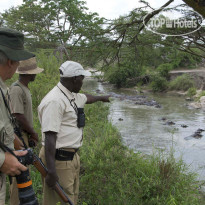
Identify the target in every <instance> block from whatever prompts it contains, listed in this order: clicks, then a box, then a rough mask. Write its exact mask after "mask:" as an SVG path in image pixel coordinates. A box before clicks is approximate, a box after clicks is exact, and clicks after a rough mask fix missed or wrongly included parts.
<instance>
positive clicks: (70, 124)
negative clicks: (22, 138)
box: [38, 83, 87, 149]
mask: <svg viewBox="0 0 205 205" xmlns="http://www.w3.org/2000/svg"><path fill="white" fill-rule="evenodd" d="M59 88H60V89H61V90H62V91H63V92H64V93H65V94H66V96H67V97H68V98H69V99H70V100H71V99H74V100H75V103H76V105H77V107H78V108H83V107H84V105H85V103H86V102H87V97H86V96H85V95H84V94H80V93H71V92H70V91H69V90H68V89H67V88H65V87H64V86H63V85H62V84H61V83H58V85H57V86H55V87H54V88H53V89H52V90H51V91H50V92H49V93H48V94H47V95H46V96H45V97H44V98H43V100H42V101H41V104H40V105H39V107H38V115H39V120H40V123H41V129H42V130H41V131H42V145H45V143H44V142H45V134H44V133H45V132H48V131H52V132H56V133H57V140H56V149H59V148H79V147H81V146H82V139H83V128H78V127H77V114H76V112H75V110H74V108H73V107H72V106H71V104H70V102H69V100H68V98H67V97H66V96H65V95H64V94H63V93H62V91H61V90H60V89H59Z"/></svg>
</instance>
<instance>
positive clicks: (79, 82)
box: [73, 75, 85, 93]
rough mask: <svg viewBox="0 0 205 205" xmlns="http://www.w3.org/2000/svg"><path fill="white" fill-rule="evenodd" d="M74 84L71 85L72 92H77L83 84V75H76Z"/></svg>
mask: <svg viewBox="0 0 205 205" xmlns="http://www.w3.org/2000/svg"><path fill="white" fill-rule="evenodd" d="M74 78H75V82H74V86H73V92H74V93H79V91H80V89H81V87H82V85H83V79H84V78H85V77H84V76H83V75H80V76H76V77H74Z"/></svg>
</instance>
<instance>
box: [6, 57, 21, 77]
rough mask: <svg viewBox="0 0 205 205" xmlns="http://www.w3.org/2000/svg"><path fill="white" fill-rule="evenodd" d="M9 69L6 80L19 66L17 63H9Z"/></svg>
mask: <svg viewBox="0 0 205 205" xmlns="http://www.w3.org/2000/svg"><path fill="white" fill-rule="evenodd" d="M9 65H10V66H9V69H8V75H7V76H8V77H7V79H10V78H12V76H13V75H14V73H15V72H16V70H17V67H18V66H19V61H11V63H10V64H9Z"/></svg>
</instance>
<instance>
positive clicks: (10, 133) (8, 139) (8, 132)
mask: <svg viewBox="0 0 205 205" xmlns="http://www.w3.org/2000/svg"><path fill="white" fill-rule="evenodd" d="M13 141H14V130H13V127H12V126H11V125H7V126H6V127H5V128H4V130H3V143H4V144H5V145H8V146H11V145H12V146H13Z"/></svg>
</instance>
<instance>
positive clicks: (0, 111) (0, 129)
mask: <svg viewBox="0 0 205 205" xmlns="http://www.w3.org/2000/svg"><path fill="white" fill-rule="evenodd" d="M0 88H1V89H2V91H3V93H4V96H5V97H6V98H7V97H8V94H7V87H6V85H5V84H4V82H3V81H2V79H1V77H0ZM0 140H1V142H3V143H4V144H5V145H6V146H8V147H9V148H11V149H13V148H14V144H13V141H14V130H13V126H12V124H11V122H10V119H9V113H8V110H7V108H6V107H5V104H4V100H3V97H2V94H1V92H0ZM4 160H5V154H4V152H3V150H1V149H0V167H1V166H2V164H3V163H4Z"/></svg>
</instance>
